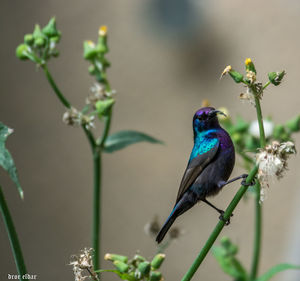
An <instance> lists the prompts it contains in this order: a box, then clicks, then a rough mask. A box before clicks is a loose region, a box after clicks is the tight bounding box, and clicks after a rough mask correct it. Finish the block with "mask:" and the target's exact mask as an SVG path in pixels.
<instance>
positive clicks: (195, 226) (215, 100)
mask: <svg viewBox="0 0 300 281" xmlns="http://www.w3.org/2000/svg"><path fill="white" fill-rule="evenodd" d="M299 14H300V2H299V1H292V0H291V1H280V0H275V1H258V0H254V1H248V2H245V1H238V0H234V1H200V0H198V1H196V0H195V1H183V0H180V1H179V0H177V1H171V0H160V1H159V0H147V1H145V0H144V1H138V0H132V1H116V0H110V1H95V0H93V1H92V0H91V1H78V0H77V1H76V0H73V1H58V0H56V1H54V0H53V1H49V0H48V1H37V0H35V1H34V0H27V1H16V0H10V1H8V0H2V1H1V3H0V30H1V47H0V48H1V51H0V61H1V68H0V71H1V73H0V82H1V83H0V92H1V102H0V120H1V121H2V122H4V123H5V124H7V125H8V126H10V127H12V128H14V130H15V133H14V134H13V135H12V136H10V137H9V141H8V147H9V149H10V151H11V152H12V154H13V156H14V159H15V162H16V164H17V167H18V169H19V176H20V180H21V182H22V186H23V188H24V190H25V200H24V201H23V202H22V201H21V200H20V198H19V196H18V194H17V191H16V189H15V187H14V186H13V184H12V183H11V182H10V180H9V178H8V176H7V175H6V174H5V173H3V172H1V173H0V176H1V184H2V185H3V187H4V192H5V195H6V198H7V201H8V204H9V207H10V209H11V212H12V215H13V218H14V221H15V224H16V228H17V231H18V234H19V237H20V241H21V244H22V248H23V251H24V255H25V259H26V263H27V267H28V270H29V272H30V273H31V274H38V280H44V281H50V280H65V281H66V280H73V273H72V268H71V267H70V266H68V265H67V264H68V263H69V259H70V255H72V254H75V253H78V252H79V250H80V249H82V248H84V247H88V246H90V236H91V233H90V228H91V214H92V204H91V203H92V159H91V154H90V148H89V146H88V143H87V142H86V139H85V136H84V135H83V133H82V131H81V130H80V129H75V128H71V127H67V126H66V125H65V124H63V123H62V121H61V120H62V114H63V113H64V108H63V107H62V105H61V104H60V103H59V102H58V100H57V98H56V97H55V95H54V93H53V92H52V90H51V89H50V87H49V85H48V83H47V81H46V79H45V77H44V76H43V73H42V72H41V71H38V70H37V69H36V68H35V66H34V65H33V63H27V62H20V61H18V60H17V59H16V57H15V47H16V46H17V45H18V44H19V43H21V42H22V41H23V35H24V34H25V33H28V32H32V30H33V27H34V24H35V23H40V24H41V25H45V24H46V23H47V22H48V20H49V18H50V17H51V16H53V15H55V16H56V17H57V22H58V28H59V29H60V30H61V31H62V32H63V36H62V40H61V43H60V44H59V50H60V54H61V55H60V57H59V58H58V59H54V60H53V61H52V62H51V63H50V69H51V71H52V73H53V75H54V77H55V79H56V81H57V83H58V85H59V86H60V88H61V90H62V91H63V92H64V93H65V95H66V96H67V98H68V99H70V100H71V101H72V103H73V105H74V106H75V107H81V106H82V105H83V103H84V100H85V97H86V96H87V94H88V93H89V88H90V86H91V85H92V84H93V79H92V78H91V77H90V76H89V74H88V72H87V67H88V64H87V62H85V61H84V60H83V58H82V42H83V40H86V39H91V40H94V41H95V40H96V39H97V32H98V28H99V26H100V25H102V24H106V25H107V26H108V28H109V46H110V53H109V59H110V61H111V62H112V68H111V69H110V70H109V78H110V80H111V84H112V86H113V88H114V89H116V90H117V92H118V93H117V103H116V105H115V108H114V116H113V123H112V132H115V131H118V130H120V129H136V130H140V131H145V132H147V133H149V134H151V135H153V136H156V137H157V138H159V139H161V140H163V141H165V143H166V145H164V146H161V145H150V144H145V143H141V144H138V145H134V146H131V147H129V148H127V149H125V150H122V151H119V152H117V153H115V154H112V155H104V159H103V214H102V217H103V228H102V229H103V235H102V241H101V244H102V256H103V255H104V254H105V253H107V252H113V253H121V254H125V255H129V256H133V255H134V254H135V252H136V251H137V250H139V251H140V253H141V254H142V255H145V256H146V257H148V258H150V257H151V256H152V255H153V254H154V253H155V251H156V246H155V243H154V241H153V240H152V239H151V238H150V237H148V236H147V235H146V234H145V233H144V231H143V228H144V225H145V224H146V223H147V222H149V221H150V220H151V219H152V218H153V216H154V215H155V214H158V215H159V217H160V220H161V222H162V221H163V220H164V219H165V218H166V216H167V215H168V214H169V212H170V210H171V207H172V206H173V203H174V200H175V197H176V193H177V188H178V185H179V182H180V180H181V177H182V174H183V171H184V169H185V166H186V163H187V159H188V156H189V153H190V150H191V147H192V127H191V125H192V124H191V121H192V117H193V114H194V111H195V110H197V109H198V108H199V107H201V103H202V100H203V99H205V98H206V99H209V100H210V102H211V104H212V105H213V106H215V107H220V106H225V107H227V108H228V109H229V110H230V112H231V114H232V116H235V115H236V114H238V113H239V114H241V115H242V116H243V117H244V118H247V119H249V120H253V119H255V109H254V108H253V107H251V106H249V105H248V104H243V103H241V102H240V101H239V99H238V96H239V94H240V92H241V91H242V88H241V87H240V86H239V85H236V84H235V83H234V82H233V81H232V80H231V79H230V78H226V79H223V80H222V81H219V76H220V73H221V72H222V70H223V69H224V67H225V66H226V65H228V64H231V65H232V66H233V67H234V68H236V69H237V70H241V71H242V70H243V63H244V59H245V58H246V57H251V58H253V59H254V62H255V64H256V68H257V70H258V74H259V75H261V76H259V79H261V80H263V81H266V78H267V77H266V76H265V74H266V73H267V72H269V71H276V70H282V69H285V70H286V71H287V73H288V75H287V77H286V79H285V82H284V83H283V85H282V86H280V87H277V88H275V87H270V88H269V89H268V90H267V91H266V93H265V96H264V99H263V103H262V107H263V112H264V113H265V115H269V114H271V115H272V116H273V118H274V120H275V121H276V122H279V123H283V122H284V121H285V120H288V119H290V118H292V117H294V116H295V115H296V114H299V108H300V98H299V63H300V52H299V50H300V38H299V36H298V34H299V24H300V17H299ZM100 130H101V127H100V125H98V127H97V129H96V131H97V132H100ZM299 141H300V137H299V136H297V137H296V144H297V147H298V150H299V149H300V148H299ZM239 162H240V161H239V160H238V161H237V165H236V168H235V170H234V172H233V175H232V176H237V175H239V174H240V173H242V172H243V171H242V169H240V168H239V165H238V163H239ZM289 164H290V165H289V171H288V173H287V175H286V177H285V178H283V179H282V180H281V181H280V182H279V183H278V182H275V183H274V184H272V185H271V187H270V189H269V192H268V199H267V200H266V201H265V203H264V204H263V211H264V215H263V223H264V228H263V248H262V257H261V258H262V259H261V266H260V273H263V272H265V271H266V270H267V269H268V268H269V267H271V266H273V265H275V264H277V263H280V262H291V263H293V264H300V254H299V253H300V242H299V237H300V225H299V212H300V207H299V196H300V190H299V179H300V176H299V165H300V158H299V157H294V158H292V159H291V161H290V163H289ZM238 187H239V185H238V184H232V185H230V186H228V187H226V188H225V189H224V190H223V191H222V193H221V194H220V195H219V196H218V197H216V198H213V199H212V202H214V203H215V204H216V205H217V206H219V207H222V208H225V207H226V206H227V204H228V203H229V202H230V200H231V198H232V197H233V195H234V194H235V192H236V191H237V189H238ZM253 205H254V202H253V200H251V199H250V200H248V201H247V202H245V201H243V202H241V203H240V204H239V205H238V207H237V209H236V210H235V212H234V217H233V219H232V223H231V225H230V226H229V227H226V228H225V229H224V231H223V232H222V234H223V235H228V236H230V237H231V238H232V240H233V241H234V242H235V243H238V244H239V245H240V253H239V256H240V257H241V259H242V261H243V262H244V264H245V265H246V267H247V268H249V265H250V262H251V255H252V241H253V213H254V210H253ZM217 218H218V216H217V214H216V213H215V211H213V210H212V209H211V208H209V207H207V206H205V205H203V204H200V205H199V206H196V207H194V208H193V209H192V210H190V211H189V212H188V213H186V214H185V215H184V216H182V217H180V219H178V221H177V225H178V226H179V227H180V228H182V229H184V230H185V234H184V235H183V236H181V237H180V238H179V239H178V241H177V242H176V243H173V244H172V245H171V246H170V248H168V249H167V251H166V254H167V259H166V261H165V263H164V265H163V267H162V271H163V273H164V276H165V279H166V280H180V278H181V277H182V276H183V275H184V273H185V272H186V270H187V269H188V268H189V266H190V265H191V263H192V261H193V260H194V258H195V257H196V255H197V254H198V252H199V250H200V249H201V247H202V246H203V244H204V242H205V241H206V239H207V238H208V236H209V234H210V233H211V231H212V229H213V227H214V226H215V224H216V222H217ZM102 267H103V268H110V267H111V264H110V263H109V262H106V261H103V262H102ZM15 272H16V270H15V265H14V261H13V257H12V254H11V250H10V247H9V242H8V238H7V234H6V232H5V229H4V224H3V222H2V219H1V220H0V279H1V280H6V276H7V273H11V274H13V273H15ZM103 276H104V277H103V279H102V280H107V281H108V280H118V279H117V278H116V277H115V276H113V275H112V274H110V273H107V274H105V275H103ZM194 279H195V280H205V281H216V280H222V281H224V280H225V281H226V280H231V278H229V277H228V276H227V275H225V274H224V273H223V272H222V271H221V269H220V268H219V266H218V265H217V262H216V261H215V259H214V258H213V257H212V255H211V254H209V255H208V256H207V258H206V260H205V261H204V263H203V266H201V268H200V269H199V271H198V272H197V275H196V276H195V278H194ZM299 279H300V274H299V273H297V272H289V273H287V272H285V273H281V275H278V277H276V278H274V280H285V281H294V280H299Z"/></svg>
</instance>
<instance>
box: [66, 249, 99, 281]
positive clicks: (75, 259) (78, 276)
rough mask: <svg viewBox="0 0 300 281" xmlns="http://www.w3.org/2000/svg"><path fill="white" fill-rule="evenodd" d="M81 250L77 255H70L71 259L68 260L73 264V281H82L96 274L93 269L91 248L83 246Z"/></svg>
mask: <svg viewBox="0 0 300 281" xmlns="http://www.w3.org/2000/svg"><path fill="white" fill-rule="evenodd" d="M81 252H82V253H81V254H80V255H79V256H76V255H74V256H72V261H71V262H70V265H72V266H73V272H74V277H75V281H84V280H85V279H86V278H88V277H91V275H92V276H93V277H96V276H97V275H95V273H94V271H93V261H92V257H93V255H92V252H93V249H92V248H90V249H88V248H84V249H83V250H82V251H81ZM85 270H86V271H85Z"/></svg>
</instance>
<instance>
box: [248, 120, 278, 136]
mask: <svg viewBox="0 0 300 281" xmlns="http://www.w3.org/2000/svg"><path fill="white" fill-rule="evenodd" d="M263 124H264V130H265V136H266V138H269V137H270V136H272V134H273V130H274V123H273V122H272V121H270V120H263ZM249 133H250V134H251V135H252V136H253V137H256V138H259V136H260V135H259V125H258V121H257V120H255V121H252V122H251V124H250V127H249Z"/></svg>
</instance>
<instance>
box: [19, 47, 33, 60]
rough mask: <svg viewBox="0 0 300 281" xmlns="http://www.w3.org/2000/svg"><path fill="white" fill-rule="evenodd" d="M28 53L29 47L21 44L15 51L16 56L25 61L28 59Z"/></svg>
mask: <svg viewBox="0 0 300 281" xmlns="http://www.w3.org/2000/svg"><path fill="white" fill-rule="evenodd" d="M29 52H30V47H29V46H28V45H26V44H21V45H19V46H18V47H17V49H16V56H17V57H18V58H19V59H20V60H27V59H28V56H27V53H29Z"/></svg>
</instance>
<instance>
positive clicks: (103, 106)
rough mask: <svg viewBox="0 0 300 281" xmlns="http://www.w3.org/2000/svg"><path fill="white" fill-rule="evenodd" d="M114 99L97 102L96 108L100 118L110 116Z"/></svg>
mask: <svg viewBox="0 0 300 281" xmlns="http://www.w3.org/2000/svg"><path fill="white" fill-rule="evenodd" d="M114 103H115V100H114V99H106V100H99V101H97V102H96V104H95V107H96V110H97V112H98V117H99V118H101V117H102V116H105V115H107V114H108V111H109V110H110V109H111V107H112V106H113V105H114Z"/></svg>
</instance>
